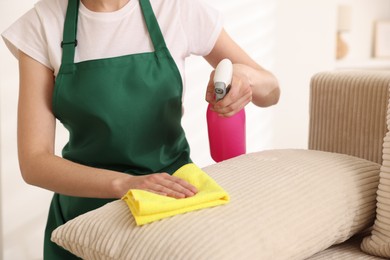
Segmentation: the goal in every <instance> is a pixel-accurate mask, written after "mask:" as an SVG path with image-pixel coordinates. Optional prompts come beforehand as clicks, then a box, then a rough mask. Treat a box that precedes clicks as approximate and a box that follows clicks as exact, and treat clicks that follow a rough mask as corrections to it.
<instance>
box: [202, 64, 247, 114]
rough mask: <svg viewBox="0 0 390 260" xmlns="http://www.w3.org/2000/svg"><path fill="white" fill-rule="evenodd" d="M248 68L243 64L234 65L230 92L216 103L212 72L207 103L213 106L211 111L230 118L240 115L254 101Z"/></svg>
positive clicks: (212, 73)
mask: <svg viewBox="0 0 390 260" xmlns="http://www.w3.org/2000/svg"><path fill="white" fill-rule="evenodd" d="M245 67H246V66H245V65H242V64H233V77H232V83H231V86H230V90H229V92H228V93H227V94H226V96H225V97H224V98H223V99H222V100H219V101H218V102H216V101H215V93H214V82H213V78H214V74H215V70H214V71H213V72H211V75H210V80H209V83H208V85H207V91H206V101H207V102H209V104H210V105H211V110H213V111H215V112H217V113H218V114H219V115H221V116H223V117H229V116H232V115H234V114H236V113H238V112H239V111H240V110H241V109H243V108H244V107H245V106H246V105H247V104H248V103H249V102H251V100H252V88H251V84H250V82H249V79H248V77H247V75H246V68H245Z"/></svg>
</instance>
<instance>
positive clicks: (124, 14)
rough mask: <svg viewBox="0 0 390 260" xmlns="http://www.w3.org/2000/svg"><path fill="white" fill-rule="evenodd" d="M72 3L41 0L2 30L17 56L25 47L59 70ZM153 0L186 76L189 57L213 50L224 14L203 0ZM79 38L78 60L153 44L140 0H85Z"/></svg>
mask: <svg viewBox="0 0 390 260" xmlns="http://www.w3.org/2000/svg"><path fill="white" fill-rule="evenodd" d="M67 3H68V1H66V0H41V1H39V2H38V3H36V4H35V6H34V8H33V9H31V10H30V11H28V12H27V13H26V14H25V15H23V16H22V17H21V18H19V19H18V20H17V21H16V22H15V23H14V24H13V25H11V26H10V27H9V28H8V29H7V30H6V31H5V32H4V33H3V34H2V36H3V39H4V40H5V42H6V44H7V46H8V48H9V49H10V50H11V52H12V53H13V54H14V55H15V57H17V52H18V50H21V51H23V52H24V53H26V54H27V55H29V56H31V57H32V58H34V59H35V60H37V61H38V62H40V63H42V64H43V65H45V66H47V67H48V68H50V69H51V70H53V74H54V75H55V76H56V75H57V73H58V70H59V67H60V65H61V55H62V49H61V46H60V45H61V41H62V38H63V36H62V33H63V27H64V19H65V13H66V8H67ZM150 3H151V5H152V8H153V11H154V13H155V15H156V17H157V20H158V23H159V25H160V28H161V31H162V33H163V36H164V39H165V42H166V44H167V47H168V49H169V51H170V52H171V54H172V56H173V58H174V60H175V62H176V64H177V66H178V68H179V71H180V73H181V75H182V78H183V82H185V80H184V62H185V58H186V57H188V56H190V55H191V54H194V55H200V56H205V55H207V54H209V52H210V51H211V50H212V48H213V47H214V44H215V42H216V40H217V38H218V36H219V34H220V32H221V30H222V16H221V14H220V13H219V12H218V11H216V10H215V9H213V8H211V7H210V6H208V5H206V4H205V3H204V2H202V0H150ZM77 40H78V45H77V48H76V54H75V62H79V61H85V60H93V59H101V58H109V57H117V56H123V55H127V54H133V53H142V52H148V51H152V50H153V45H152V43H151V40H150V37H149V34H148V31H147V28H146V25H145V22H144V18H143V16H142V11H141V7H140V4H139V0H130V1H129V2H128V3H127V4H126V5H125V6H124V7H123V8H121V9H120V10H118V11H115V12H108V13H98V12H93V11H91V10H89V9H87V8H86V7H85V6H84V5H83V4H82V3H80V9H79V18H78V27H77Z"/></svg>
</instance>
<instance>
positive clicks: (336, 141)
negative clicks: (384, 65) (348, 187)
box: [308, 70, 390, 164]
mask: <svg viewBox="0 0 390 260" xmlns="http://www.w3.org/2000/svg"><path fill="white" fill-rule="evenodd" d="M389 87H390V71H376V70H362V71H332V72H321V73H318V74H316V75H314V76H313V77H312V79H311V83H310V122H309V147H308V148H309V149H311V150H321V151H327V152H335V153H342V154H348V155H352V156H356V157H359V158H363V159H367V160H370V161H373V162H376V163H379V164H381V163H382V149H383V147H382V145H383V138H384V136H385V134H386V132H387V125H386V112H387V105H388V100H389Z"/></svg>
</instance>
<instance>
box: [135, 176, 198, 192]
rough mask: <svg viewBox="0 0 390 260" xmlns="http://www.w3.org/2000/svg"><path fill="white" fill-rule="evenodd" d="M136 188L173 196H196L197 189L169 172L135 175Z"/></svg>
mask: <svg viewBox="0 0 390 260" xmlns="http://www.w3.org/2000/svg"><path fill="white" fill-rule="evenodd" d="M134 178H137V180H135V181H134V185H133V186H134V187H133V188H134V189H143V190H147V191H150V192H153V193H156V194H160V195H165V196H169V197H173V198H186V197H191V196H194V195H195V194H196V193H197V189H196V188H195V187H194V186H193V185H191V184H189V183H188V182H186V181H184V180H182V179H180V178H177V177H175V176H171V175H169V174H167V173H155V174H150V175H145V176H137V177H134Z"/></svg>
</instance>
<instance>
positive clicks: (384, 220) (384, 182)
mask: <svg viewBox="0 0 390 260" xmlns="http://www.w3.org/2000/svg"><path fill="white" fill-rule="evenodd" d="M387 128H388V132H387V134H386V136H385V138H384V143H383V162H382V167H381V171H380V180H379V186H378V192H377V209H376V220H375V224H374V228H373V231H372V232H371V236H369V237H367V238H365V239H364V240H363V242H362V244H361V248H362V250H363V251H365V252H367V253H368V254H372V255H376V256H381V257H387V258H390V103H389V106H388V110H387Z"/></svg>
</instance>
